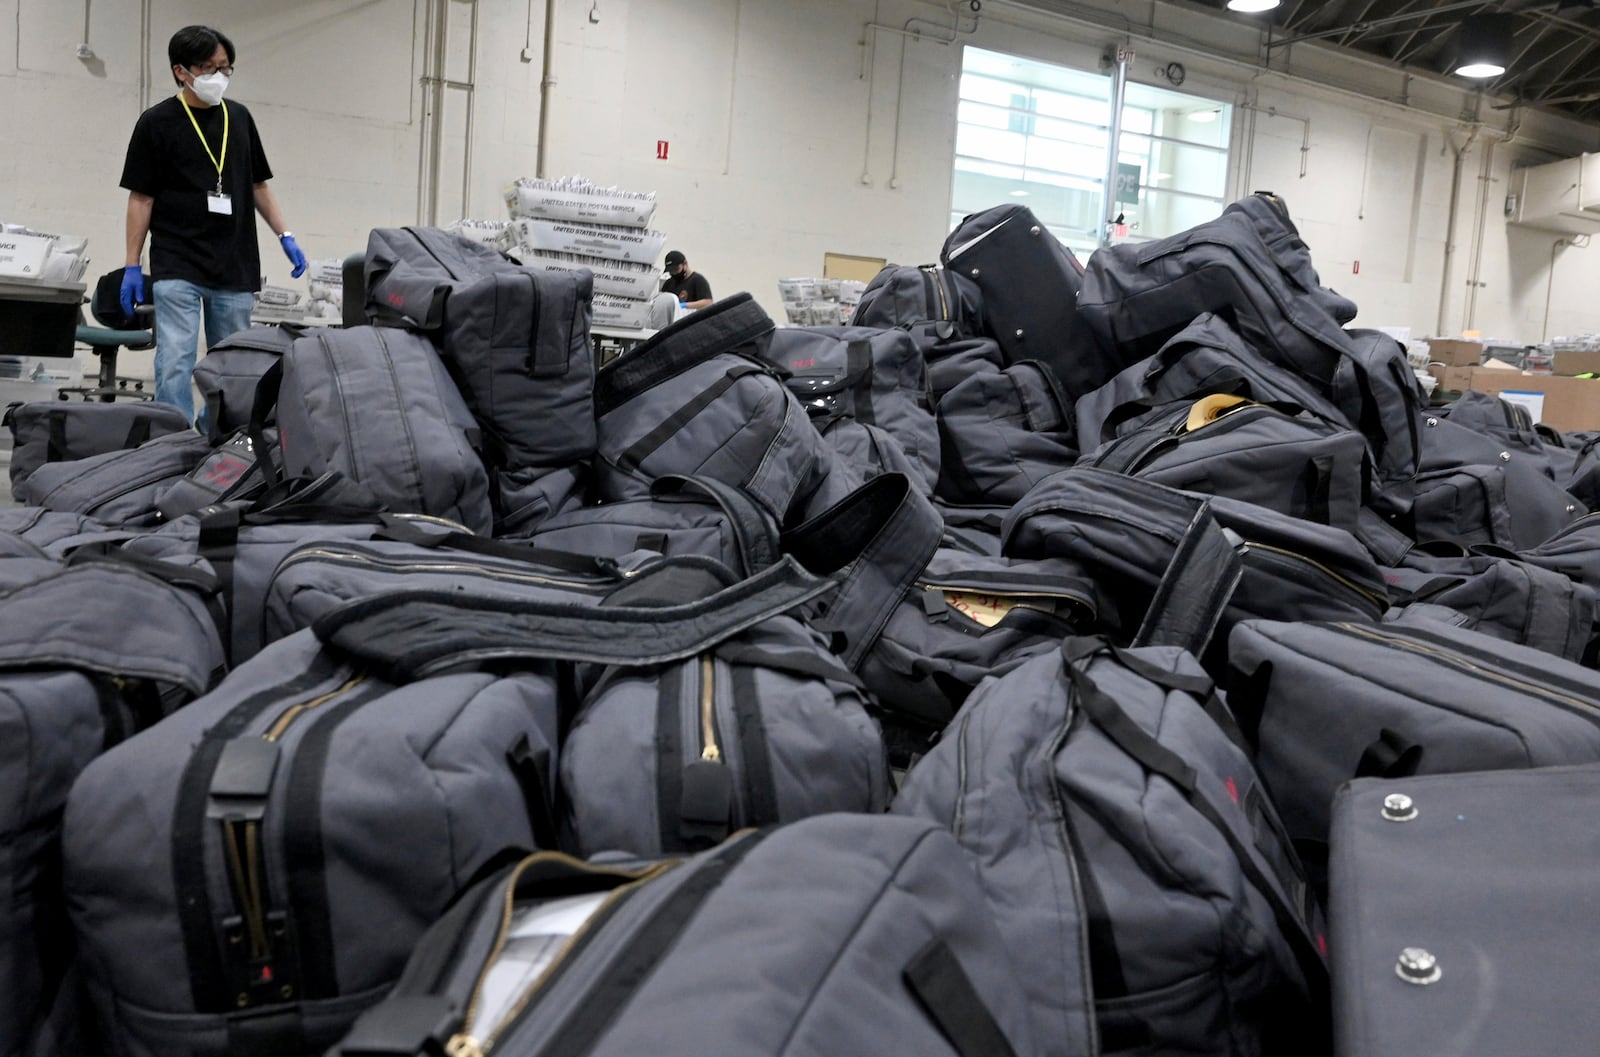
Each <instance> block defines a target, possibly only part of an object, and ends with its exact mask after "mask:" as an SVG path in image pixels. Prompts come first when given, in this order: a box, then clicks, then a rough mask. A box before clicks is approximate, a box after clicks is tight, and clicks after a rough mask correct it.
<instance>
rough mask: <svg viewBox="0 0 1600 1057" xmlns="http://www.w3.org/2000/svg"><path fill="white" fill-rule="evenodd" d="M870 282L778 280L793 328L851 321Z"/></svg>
mask: <svg viewBox="0 0 1600 1057" xmlns="http://www.w3.org/2000/svg"><path fill="white" fill-rule="evenodd" d="M866 288H867V284H866V283H862V282H857V281H856V280H854V279H809V278H806V279H779V280H778V296H779V297H781V298H782V299H783V311H784V316H785V317H786V318H787V320H788V322H789V325H790V326H794V327H839V326H844V325H846V324H848V323H849V322H850V317H851V316H853V315H855V311H856V305H858V304H860V303H861V295H862V293H863V292H865V291H866Z"/></svg>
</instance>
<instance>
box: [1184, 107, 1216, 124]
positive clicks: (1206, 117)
mask: <svg viewBox="0 0 1600 1057" xmlns="http://www.w3.org/2000/svg"><path fill="white" fill-rule="evenodd" d="M1219 113H1221V111H1219V110H1191V111H1189V113H1188V118H1189V120H1190V121H1194V122H1196V123H1198V124H1201V125H1209V124H1211V122H1213V121H1215V120H1216V119H1217V115H1218V114H1219Z"/></svg>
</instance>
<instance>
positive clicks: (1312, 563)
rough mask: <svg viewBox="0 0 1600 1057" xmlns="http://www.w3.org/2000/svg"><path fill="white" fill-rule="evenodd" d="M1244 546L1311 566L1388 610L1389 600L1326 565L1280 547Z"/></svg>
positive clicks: (1247, 541) (1245, 542) (1260, 544)
mask: <svg viewBox="0 0 1600 1057" xmlns="http://www.w3.org/2000/svg"><path fill="white" fill-rule="evenodd" d="M1244 546H1245V549H1246V550H1258V551H1270V552H1271V553H1273V554H1281V555H1283V556H1284V557H1286V558H1293V559H1294V560H1295V561H1299V562H1304V563H1305V564H1307V565H1309V566H1311V567H1313V568H1315V569H1319V570H1321V571H1322V572H1323V573H1325V574H1326V575H1327V576H1329V577H1331V578H1332V579H1334V580H1337V581H1338V582H1339V583H1341V584H1344V585H1345V586H1346V587H1348V588H1349V589H1350V590H1352V591H1354V592H1355V593H1356V594H1358V595H1360V596H1361V597H1363V598H1365V599H1367V600H1368V601H1369V602H1371V603H1372V604H1373V605H1375V606H1377V607H1378V608H1379V609H1380V610H1384V609H1388V608H1389V600H1388V599H1387V598H1384V597H1382V596H1381V595H1377V594H1374V593H1373V592H1371V591H1369V590H1367V589H1366V588H1365V587H1362V586H1361V585H1360V584H1357V583H1356V582H1355V581H1353V580H1350V579H1348V578H1347V577H1344V576H1340V575H1339V574H1338V573H1336V572H1334V571H1333V570H1332V569H1330V568H1328V567H1327V566H1326V565H1323V564H1322V563H1321V562H1319V561H1317V560H1316V559H1315V558H1307V557H1306V556H1305V555H1304V554H1300V553H1298V552H1296V551H1291V550H1284V549H1283V548H1282V547H1274V546H1272V545H1271V544H1267V543H1257V542H1256V541H1255V540H1245V541H1244Z"/></svg>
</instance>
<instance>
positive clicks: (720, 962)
mask: <svg viewBox="0 0 1600 1057" xmlns="http://www.w3.org/2000/svg"><path fill="white" fill-rule="evenodd" d="M508 912H509V917H508V916H507V914H508ZM557 913H559V914H560V915H561V917H562V918H564V919H565V924H558V923H557V919H556V917H555V914H557ZM580 923H581V924H580ZM535 933H536V934H537V935H531V934H535ZM524 936H527V937H529V938H528V939H519V938H518V937H524ZM535 945H540V946H543V947H544V948H545V951H546V952H547V954H548V958H546V959H539V961H544V962H546V963H549V964H554V965H556V966H557V967H558V969H557V970H552V971H550V972H548V973H543V974H540V973H536V972H535V973H528V972H527V971H526V970H527V968H528V961H529V959H530V956H531V955H532V951H531V948H533V947H534V946H535ZM539 961H536V964H538V963H539ZM508 976H509V977H511V979H509V980H508V979H507V977H508ZM1023 1002H1024V998H1023V990H1022V988H1021V986H1020V983H1019V981H1018V980H1017V978H1016V975H1015V972H1014V970H1013V969H1012V963H1011V958H1010V956H1009V955H1008V952H1007V951H1006V948H1005V945H1004V943H1003V942H1002V939H1001V936H1000V934H999V933H998V932H997V930H996V928H995V924H994V918H993V916H992V915H991V914H990V912H989V910H988V908H987V907H986V906H985V905H984V901H983V894H982V892H981V891H980V890H979V889H978V885H977V881H976V879H975V877H974V876H973V873H972V869H971V867H970V866H969V865H968V864H967V863H966V862H965V861H964V859H963V856H962V854H961V852H960V849H959V848H957V846H956V844H955V842H954V841H952V840H951V839H950V837H949V835H948V834H946V833H944V832H943V831H942V830H940V829H939V828H938V827H937V826H935V825H933V824H930V823H927V822H920V821H915V820H911V819H897V818H885V817H881V816H880V817H871V816H862V815H825V816H822V817H819V818H812V819H807V820H805V821H802V822H797V823H795V824H793V825H790V826H784V827H782V828H779V829H776V830H757V831H753V832H747V833H743V834H740V835H739V836H738V837H736V838H734V839H732V840H730V841H729V842H728V843H726V844H724V845H722V846H721V847H719V848H716V849H714V850H712V851H707V852H704V853H702V854H700V855H698V856H695V857H694V858H691V859H687V860H684V861H682V862H672V861H668V862H662V863H644V864H638V863H623V864H617V863H594V864H584V863H579V862H575V861H574V860H571V859H566V858H559V857H552V856H540V855H535V856H533V857H531V858H529V859H525V860H523V861H522V862H521V863H519V864H517V865H516V866H514V867H512V868H510V869H508V870H507V871H505V872H503V873H502V874H500V875H499V876H497V877H495V878H493V879H492V880H490V881H487V882H485V883H484V884H483V885H482V886H480V887H479V888H478V889H475V890H474V891H473V892H472V893H471V894H469V895H468V896H466V897H464V898H463V899H462V901H461V902H460V903H459V904H457V907H456V908H455V909H454V910H453V911H452V912H451V913H450V914H449V915H448V916H447V917H445V918H444V919H442V920H441V921H440V922H439V924H438V925H437V926H436V927H435V928H434V929H433V930H431V931H430V932H429V933H428V934H427V935H426V936H424V937H423V939H422V942H421V943H420V944H418V947H417V951H416V953H415V954H414V955H413V957H412V959H411V961H410V963H409V964H408V965H407V967H406V972H405V975H404V976H403V977H401V980H400V982H399V983H398V984H397V985H396V987H395V990H394V992H393V994H392V995H391V996H390V997H389V998H388V999H387V1000H386V1001H385V1002H384V1003H382V1004H381V1005H379V1006H377V1007H376V1008H374V1009H373V1010H372V1011H371V1012H370V1013H368V1014H366V1015H365V1016H364V1017H363V1018H362V1019H361V1021H360V1022H359V1023H358V1024H357V1025H356V1027H355V1029H354V1030H353V1031H352V1032H351V1033H350V1035H349V1036H348V1037H347V1038H345V1039H344V1041H343V1042H341V1043H340V1044H339V1045H338V1046H336V1047H334V1048H333V1049H332V1050H331V1051H329V1052H330V1057H358V1055H359V1057H370V1055H375V1054H384V1055H390V1057H412V1055H422V1054H438V1053H452V1054H456V1053H459V1054H474V1055H475V1054H480V1053H489V1052H493V1053H496V1054H506V1055H509V1057H518V1055H525V1054H533V1053H542V1054H556V1053H560V1054H580V1053H581V1054H584V1055H586V1057H637V1055H639V1054H646V1053H648V1054H651V1055H652V1057H703V1055H707V1054H716V1055H717V1057H773V1055H775V1054H784V1055H785V1057H842V1055H866V1054H885V1055H887V1054H916V1055H918V1057H1031V1055H1033V1054H1037V1053H1041V1052H1046V1051H1045V1050H1043V1049H1041V1048H1039V1047H1036V1046H1035V1044H1034V1041H1033V1033H1032V1031H1031V1030H1030V1027H1029V1024H1028V1015H1027V1010H1026V1008H1025V1006H1024V1004H1023ZM1085 1052H1087V1051H1085Z"/></svg>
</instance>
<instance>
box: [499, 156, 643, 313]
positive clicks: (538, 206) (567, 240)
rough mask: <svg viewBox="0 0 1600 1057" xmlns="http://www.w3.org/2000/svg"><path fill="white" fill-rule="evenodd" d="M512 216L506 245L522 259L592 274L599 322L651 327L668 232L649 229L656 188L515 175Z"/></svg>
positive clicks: (508, 195)
mask: <svg viewBox="0 0 1600 1057" xmlns="http://www.w3.org/2000/svg"><path fill="white" fill-rule="evenodd" d="M505 199H506V207H507V209H509V210H510V212H511V223H510V225H509V226H508V227H507V229H506V231H505V233H504V235H503V236H502V240H501V248H502V249H504V250H505V251H506V252H507V253H509V254H511V255H512V256H513V257H515V258H517V259H518V260H520V261H521V262H522V263H523V264H524V265H526V266H528V267H531V268H541V269H543V270H545V271H551V272H565V271H577V270H579V269H586V270H587V271H589V272H590V273H591V274H592V275H593V276H594V292H595V298H594V306H593V307H594V324H595V325H596V326H602V327H615V328H627V329H633V328H645V327H647V326H648V325H649V321H650V300H651V298H653V297H655V296H656V292H657V291H658V290H659V289H660V288H661V270H660V265H659V263H658V262H659V261H660V260H661V255H662V252H663V251H664V250H665V248H666V244H667V237H666V235H664V234H662V233H661V232H659V231H652V230H651V229H650V220H651V218H652V217H653V216H654V215H655V211H656V196H655V192H653V191H650V192H639V191H623V190H620V189H618V188H615V187H597V186H595V185H594V184H593V183H591V182H590V181H588V180H585V179H584V178H583V177H581V176H572V177H563V178H561V179H556V180H532V179H521V180H517V181H516V182H515V183H513V184H512V185H511V186H510V187H508V188H506V192H505Z"/></svg>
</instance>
